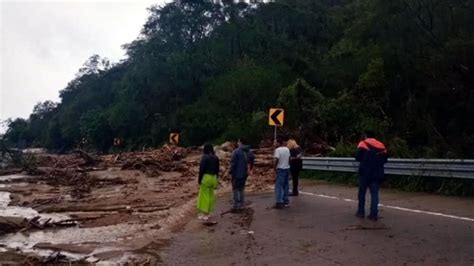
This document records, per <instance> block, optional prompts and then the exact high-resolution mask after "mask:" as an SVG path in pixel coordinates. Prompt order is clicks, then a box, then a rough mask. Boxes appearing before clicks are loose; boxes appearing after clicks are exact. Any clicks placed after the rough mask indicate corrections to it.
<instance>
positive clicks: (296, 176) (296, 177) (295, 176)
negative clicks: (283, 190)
mask: <svg viewBox="0 0 474 266" xmlns="http://www.w3.org/2000/svg"><path fill="white" fill-rule="evenodd" d="M290 174H291V179H292V182H293V190H292V194H293V195H298V194H299V189H298V183H299V178H300V171H299V170H294V169H291V170H290Z"/></svg>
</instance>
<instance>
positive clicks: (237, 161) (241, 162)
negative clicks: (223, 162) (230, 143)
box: [230, 138, 255, 211]
mask: <svg viewBox="0 0 474 266" xmlns="http://www.w3.org/2000/svg"><path fill="white" fill-rule="evenodd" d="M245 143H246V142H245V140H243V139H242V138H241V139H239V141H238V144H239V147H238V148H237V149H235V150H234V152H233V153H232V159H231V162H230V175H231V177H232V192H233V198H234V205H233V208H232V209H233V210H234V211H239V210H241V209H242V208H243V207H244V206H245V202H244V190H245V183H246V182H247V177H248V176H249V175H250V174H251V171H252V169H253V166H254V164H255V156H254V154H253V153H252V151H251V150H250V147H249V146H248V145H245Z"/></svg>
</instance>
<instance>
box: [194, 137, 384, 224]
mask: <svg viewBox="0 0 474 266" xmlns="http://www.w3.org/2000/svg"><path fill="white" fill-rule="evenodd" d="M374 135H375V134H374V133H373V132H371V131H367V132H366V137H365V139H364V140H363V141H361V142H360V143H359V145H358V147H357V153H356V156H355V159H356V160H357V161H359V163H360V164H359V173H358V174H359V193H358V199H359V204H358V209H357V212H356V216H357V217H361V218H362V217H365V195H366V192H367V189H369V190H370V194H371V206H370V214H369V216H368V218H369V219H371V220H374V221H376V220H377V219H378V200H379V198H378V194H379V186H380V184H381V182H382V179H383V176H384V164H385V163H386V162H387V150H386V148H385V146H384V144H383V143H382V142H380V141H378V140H377V139H375V138H374ZM246 144H247V142H245V140H243V139H240V140H239V141H238V147H237V148H236V149H235V150H234V151H233V153H232V158H231V163H230V169H229V170H230V171H229V172H230V175H231V181H232V192H233V206H232V211H233V212H239V211H241V210H242V209H243V208H244V207H245V196H244V194H245V193H244V191H245V184H246V182H247V178H248V177H249V176H250V175H251V174H252V170H253V168H254V165H255V155H254V154H253V152H252V151H251V149H250V147H249V146H248V145H246ZM302 154H303V151H302V149H301V147H300V146H299V145H298V144H297V143H296V141H295V140H294V139H289V138H287V137H279V138H278V139H277V140H276V143H275V152H274V160H275V162H274V169H275V206H274V208H276V209H283V208H287V207H289V206H290V200H289V197H290V196H298V195H299V189H298V185H299V182H298V179H299V174H300V171H301V170H302V168H303V162H302V158H301V157H302ZM218 176H219V158H218V157H217V156H216V155H215V153H214V148H213V147H212V145H210V144H205V145H204V147H203V156H202V159H201V164H200V167H199V177H198V183H199V196H198V201H197V208H198V210H199V212H200V214H199V216H198V218H199V219H203V220H208V219H209V213H211V212H212V210H213V209H214V207H215V202H216V197H215V189H216V188H217V185H218V181H217V179H218ZM290 176H291V177H292V179H293V189H292V191H291V193H290V190H289V179H290Z"/></svg>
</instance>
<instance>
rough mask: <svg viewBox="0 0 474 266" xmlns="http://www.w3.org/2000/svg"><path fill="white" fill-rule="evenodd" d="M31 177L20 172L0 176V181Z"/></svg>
mask: <svg viewBox="0 0 474 266" xmlns="http://www.w3.org/2000/svg"><path fill="white" fill-rule="evenodd" d="M31 177H32V176H27V175H21V174H15V175H5V176H0V182H6V181H13V180H16V179H22V178H31Z"/></svg>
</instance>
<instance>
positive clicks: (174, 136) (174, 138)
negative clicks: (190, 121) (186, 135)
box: [171, 134, 178, 143]
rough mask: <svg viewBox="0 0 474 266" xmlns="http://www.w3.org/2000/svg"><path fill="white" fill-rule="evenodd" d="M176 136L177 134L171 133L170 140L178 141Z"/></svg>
mask: <svg viewBox="0 0 474 266" xmlns="http://www.w3.org/2000/svg"><path fill="white" fill-rule="evenodd" d="M177 136H178V134H172V135H171V140H172V141H173V143H178V140H177V139H176V137H177Z"/></svg>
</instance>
